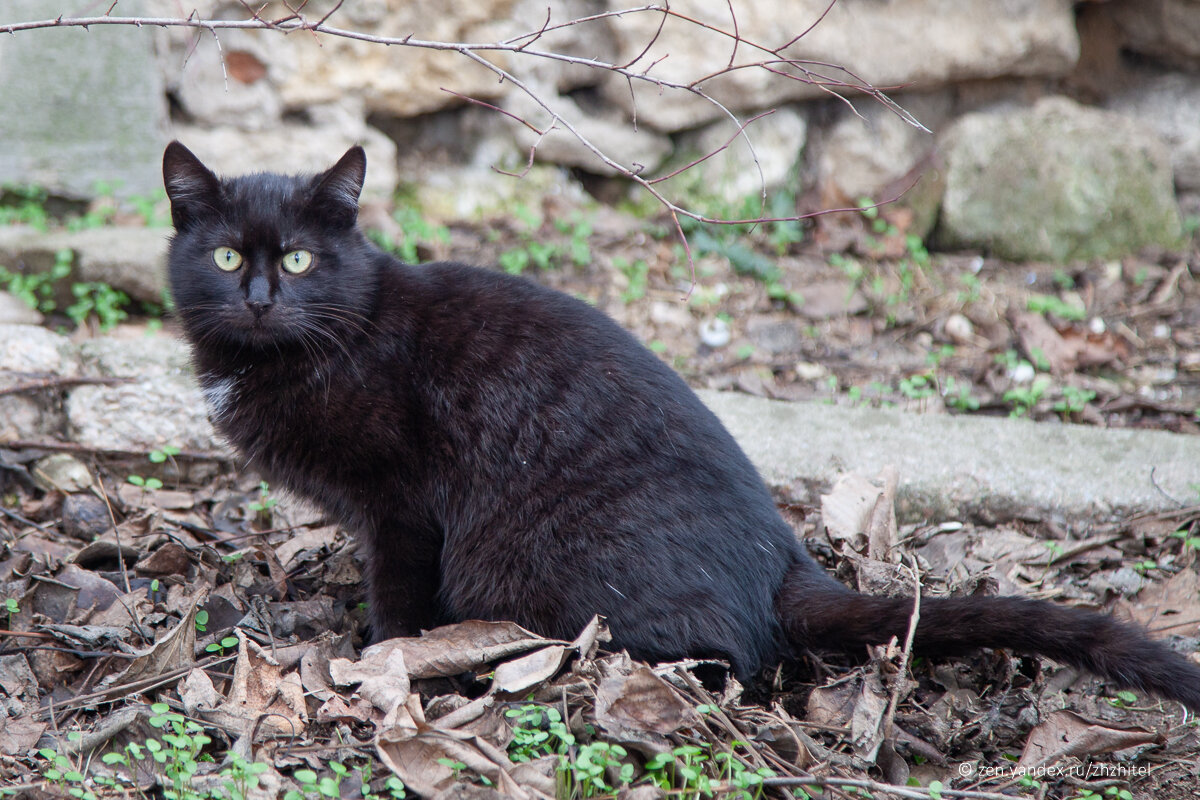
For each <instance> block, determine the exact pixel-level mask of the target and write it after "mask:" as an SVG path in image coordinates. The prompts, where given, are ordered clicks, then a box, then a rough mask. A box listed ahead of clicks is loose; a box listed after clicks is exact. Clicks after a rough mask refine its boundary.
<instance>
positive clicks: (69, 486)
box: [32, 453, 92, 492]
mask: <svg viewBox="0 0 1200 800" xmlns="http://www.w3.org/2000/svg"><path fill="white" fill-rule="evenodd" d="M32 474H33V482H34V483H35V484H37V486H38V487H39V488H41V489H45V490H46V491H48V492H53V491H59V492H82V491H84V490H86V489H90V488H91V486H92V473H91V472H90V471H89V470H88V468H87V467H86V466H84V464H83V462H82V461H80V460H79V459H77V458H75V456H72V455H70V454H68V453H55V454H53V455H49V456H45V457H44V458H40V459H38V462H37V463H36V464H34V465H33V470H32Z"/></svg>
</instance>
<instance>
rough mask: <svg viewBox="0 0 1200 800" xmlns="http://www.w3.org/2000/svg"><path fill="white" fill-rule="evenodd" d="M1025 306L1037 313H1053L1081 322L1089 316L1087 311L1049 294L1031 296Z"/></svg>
mask: <svg viewBox="0 0 1200 800" xmlns="http://www.w3.org/2000/svg"><path fill="white" fill-rule="evenodd" d="M1025 308H1026V309H1027V310H1029V311H1033V312H1034V313H1037V314H1053V315H1054V316H1056V317H1058V318H1059V319H1064V320H1067V321H1069V322H1079V321H1081V320H1084V319H1086V318H1087V311H1086V310H1084V309H1082V308H1079V307H1078V306H1074V305H1071V304H1070V303H1068V302H1066V301H1064V300H1062V299H1060V298H1058V297H1055V296H1053V295H1048V294H1035V295H1032V296H1030V298H1029V300H1028V302H1027V303H1026V304H1025Z"/></svg>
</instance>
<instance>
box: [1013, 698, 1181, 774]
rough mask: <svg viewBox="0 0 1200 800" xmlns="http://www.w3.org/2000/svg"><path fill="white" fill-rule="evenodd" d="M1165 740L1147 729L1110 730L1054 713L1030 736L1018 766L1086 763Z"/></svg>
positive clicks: (1064, 713) (1067, 713)
mask: <svg viewBox="0 0 1200 800" xmlns="http://www.w3.org/2000/svg"><path fill="white" fill-rule="evenodd" d="M1163 738H1164V737H1163V735H1162V734H1159V733H1153V732H1151V731H1148V730H1146V729H1145V728H1110V727H1108V726H1106V725H1102V724H1100V723H1099V722H1093V721H1092V720H1089V719H1086V718H1084V717H1081V716H1079V715H1078V714H1076V713H1074V712H1073V711H1054V712H1052V713H1050V714H1048V715H1047V716H1046V718H1045V719H1044V720H1042V721H1041V722H1039V723H1038V724H1037V725H1035V726H1034V728H1033V730H1032V731H1030V732H1029V738H1028V739H1027V740H1026V742H1025V750H1024V751H1023V752H1022V753H1021V760H1020V761H1019V762H1017V766H1019V767H1026V768H1031V767H1035V766H1038V765H1045V764H1053V763H1056V762H1058V761H1060V760H1062V759H1064V758H1071V757H1074V758H1079V759H1083V760H1086V759H1087V758H1088V757H1089V756H1097V755H1102V754H1104V753H1115V752H1116V751H1118V750H1124V749H1125V748H1127V747H1134V746H1136V745H1140V744H1154V743H1159V742H1162V741H1163Z"/></svg>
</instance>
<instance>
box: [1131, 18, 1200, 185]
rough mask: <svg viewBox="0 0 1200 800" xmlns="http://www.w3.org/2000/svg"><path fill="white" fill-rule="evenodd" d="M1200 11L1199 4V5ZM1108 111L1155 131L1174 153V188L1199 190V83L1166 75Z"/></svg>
mask: <svg viewBox="0 0 1200 800" xmlns="http://www.w3.org/2000/svg"><path fill="white" fill-rule="evenodd" d="M1196 8H1197V9H1198V12H1200V4H1198V5H1197V6H1196ZM1109 108H1111V109H1112V110H1113V111H1116V112H1117V113H1119V114H1122V115H1123V116H1126V117H1128V118H1129V119H1131V120H1134V121H1136V122H1138V123H1139V124H1142V125H1146V126H1148V127H1150V128H1152V129H1153V130H1155V131H1156V132H1157V133H1158V135H1159V136H1161V137H1162V140H1163V141H1164V142H1166V144H1167V148H1168V149H1169V150H1170V153H1171V168H1172V170H1173V171H1174V174H1175V188H1176V189H1178V190H1179V191H1181V192H1184V191H1193V192H1194V191H1198V190H1200V83H1197V81H1196V79H1195V77H1193V76H1188V75H1179V74H1174V75H1163V76H1161V77H1158V78H1155V79H1153V80H1151V81H1149V82H1147V83H1145V84H1142V85H1139V86H1136V87H1134V88H1132V89H1130V90H1128V91H1125V92H1122V93H1121V94H1120V95H1118V96H1117V97H1114V98H1113V99H1112V100H1111V101H1110V102H1109Z"/></svg>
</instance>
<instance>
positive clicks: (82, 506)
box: [62, 492, 112, 542]
mask: <svg viewBox="0 0 1200 800" xmlns="http://www.w3.org/2000/svg"><path fill="white" fill-rule="evenodd" d="M62 521H63V533H65V534H67V536H71V537H73V538H75V539H80V540H82V541H85V542H89V541H91V540H92V539H94V538H95V537H97V536H99V535H100V534H102V533H104V532H105V531H107V530H108V529H109V527H110V526H111V525H112V519H111V518H110V517H109V512H108V504H107V503H105V502H104V501H103V500H101V499H100V498H99V497H96V496H95V495H94V494H88V493H86V492H81V493H79V494H69V495H67V496H66V497H65V498H63V505H62Z"/></svg>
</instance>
